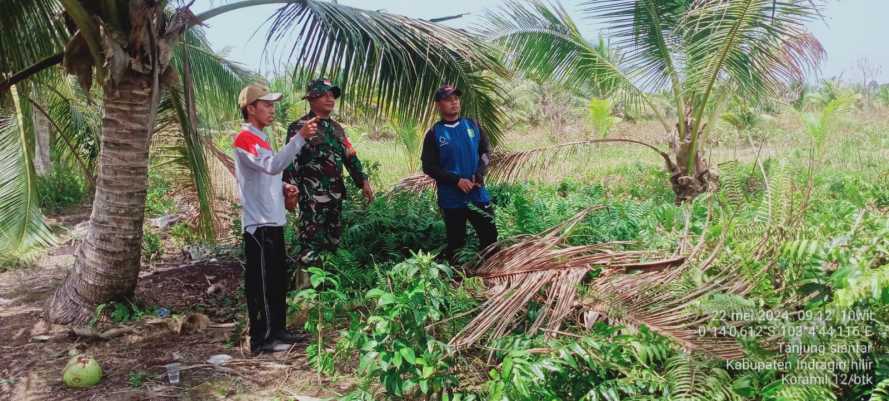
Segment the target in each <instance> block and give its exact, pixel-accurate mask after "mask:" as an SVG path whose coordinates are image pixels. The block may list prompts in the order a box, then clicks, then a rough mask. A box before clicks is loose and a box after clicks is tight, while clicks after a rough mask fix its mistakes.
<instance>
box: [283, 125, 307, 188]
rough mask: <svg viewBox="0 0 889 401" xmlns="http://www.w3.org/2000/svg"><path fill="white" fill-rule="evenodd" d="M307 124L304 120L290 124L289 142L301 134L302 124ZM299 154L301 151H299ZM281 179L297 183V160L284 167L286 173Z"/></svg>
mask: <svg viewBox="0 0 889 401" xmlns="http://www.w3.org/2000/svg"><path fill="white" fill-rule="evenodd" d="M303 125H305V124H304V121H302V120H300V121H296V122H294V123H293V124H290V127H288V128H287V142H288V143H290V139H291V138H293V137H294V136H299V130H300V128H302V126H303ZM297 154H299V152H297ZM281 181H284V182H286V183H290V184H295V183H296V160H294V161H293V162H291V163H290V164H289V165H287V167H286V168H284V174H282V175H281Z"/></svg>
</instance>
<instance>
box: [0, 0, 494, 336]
mask: <svg viewBox="0 0 889 401" xmlns="http://www.w3.org/2000/svg"><path fill="white" fill-rule="evenodd" d="M168 3H169V2H167V1H157V0H33V1H31V0H29V1H25V0H4V1H3V2H2V3H0V5H2V6H3V9H4V13H3V15H2V16H0V22H2V23H3V26H4V29H3V30H2V32H0V35H2V37H0V42H2V45H0V74H2V78H3V79H4V80H3V81H2V82H0V96H6V95H4V94H6V93H12V96H11V97H12V98H16V99H17V100H16V102H15V103H16V104H17V106H16V107H17V110H19V113H18V114H19V115H21V114H23V113H22V112H21V111H22V110H24V109H23V108H22V106H21V105H22V102H21V101H19V100H20V99H21V98H22V96H21V94H20V93H17V92H20V91H17V90H10V89H11V87H12V85H16V84H18V85H19V86H21V87H22V88H26V87H28V86H29V85H26V84H24V83H27V82H30V81H31V80H33V79H35V77H38V76H40V75H41V74H44V73H47V71H48V70H51V69H52V68H53V67H54V66H55V65H58V64H59V63H61V64H62V65H63V67H64V70H65V71H66V72H67V73H69V74H71V75H72V76H74V77H76V78H77V81H78V82H79V84H80V85H81V86H82V87H83V88H84V92H85V93H87V94H90V93H94V92H98V95H97V96H96V97H97V98H98V97H100V98H101V105H102V107H101V109H102V110H103V115H102V121H101V133H100V134H99V139H100V146H99V149H100V150H99V154H98V163H97V166H96V186H95V195H94V201H93V209H92V214H91V216H90V221H89V226H88V230H87V234H86V236H85V238H84V239H83V241H82V243H81V244H80V246H79V247H78V249H77V251H76V258H75V259H76V260H75V264H74V266H73V268H72V269H71V271H70V272H69V274H68V276H67V278H66V279H65V281H64V283H63V284H62V286H61V287H60V288H59V289H58V290H57V291H56V293H55V294H54V296H53V297H52V299H51V300H50V302H49V303H48V309H47V312H48V313H47V315H48V317H49V318H50V320H52V321H54V322H57V323H78V322H83V321H86V320H87V319H88V318H89V317H90V316H91V315H92V314H93V312H94V310H95V307H96V306H97V305H99V304H101V303H103V302H108V301H111V300H116V299H122V298H126V297H128V296H131V295H132V294H133V291H134V289H135V286H136V283H137V279H138V272H139V267H140V266H139V264H140V253H141V240H142V224H143V220H144V207H145V195H146V190H147V170H148V160H149V159H148V152H149V145H150V144H151V140H152V137H153V135H154V133H155V132H156V131H157V128H158V122H162V121H163V117H164V115H163V113H160V114H159V111H160V110H161V106H162V105H165V104H169V106H170V109H171V110H175V111H174V113H175V117H174V118H175V120H176V121H177V122H178V123H179V124H180V129H181V131H182V133H183V134H184V140H185V143H186V147H187V148H188V149H190V150H189V152H191V153H189V154H186V158H187V159H190V160H193V161H194V162H195V163H193V165H192V166H191V167H192V168H193V169H194V170H195V171H196V172H200V171H201V170H202V168H201V164H202V162H201V160H203V154H202V150H201V149H202V147H201V146H200V143H201V140H200V135H199V134H198V131H199V128H200V122H199V121H198V119H197V118H196V116H197V114H198V113H197V110H198V109H199V106H198V105H199V103H202V102H206V101H210V100H208V98H206V97H202V96H204V95H203V94H208V95H207V96H212V95H209V94H210V93H211V92H212V91H211V90H209V88H213V87H214V86H213V85H212V84H208V85H205V88H208V90H207V91H197V90H195V88H196V87H198V86H200V81H201V79H202V77H204V76H205V75H206V74H205V73H206V71H204V70H201V69H200V68H199V67H198V66H197V65H196V63H193V62H192V61H194V57H195V55H194V53H195V52H194V51H192V52H191V53H190V55H183V54H182V51H183V49H185V50H187V49H189V48H190V47H189V45H188V36H187V35H188V34H187V33H188V32H189V29H190V28H191V27H192V26H194V25H197V24H200V23H201V22H202V21H204V20H206V19H208V18H211V17H213V16H215V15H218V14H220V13H222V12H226V11H232V10H235V9H238V8H241V7H247V6H251V5H258V4H269V3H288V4H287V5H285V6H283V7H282V8H281V9H280V10H279V12H278V13H277V14H276V17H275V18H274V20H273V23H272V26H271V29H270V33H269V41H274V40H276V39H282V38H284V37H286V36H287V35H288V33H289V32H300V33H299V34H298V35H297V40H296V41H295V42H293V43H296V47H295V48H294V49H293V52H292V54H293V55H294V58H295V60H296V61H298V62H300V63H302V64H304V65H305V66H306V70H308V71H312V72H314V73H317V74H323V75H328V76H331V77H333V78H336V79H337V80H338V81H340V82H341V83H342V84H345V85H348V87H349V88H350V91H349V93H350V95H349V98H347V99H346V100H347V102H349V101H351V102H356V101H363V100H367V99H375V100H376V101H378V102H379V104H380V105H381V106H382V107H380V113H381V114H384V115H385V114H390V115H395V114H397V115H400V116H404V117H411V118H418V119H419V118H422V117H423V116H428V115H430V114H431V112H430V109H431V102H430V101H429V93H432V91H433V89H434V87H435V86H437V85H439V84H440V83H441V82H442V81H449V82H453V83H456V84H457V85H460V86H462V87H463V88H464V92H465V93H466V94H467V95H466V97H467V104H468V105H469V109H470V113H473V112H474V114H476V116H477V117H478V118H480V119H481V120H482V121H483V123H486V124H487V125H488V127H490V128H488V129H489V131H490V132H492V133H494V134H496V133H497V132H498V131H497V127H499V118H500V117H499V116H500V114H499V109H498V108H497V107H496V105H495V103H496V100H497V96H498V94H499V88H498V87H497V86H496V84H495V83H494V82H495V81H494V80H493V78H492V77H491V76H490V75H489V74H490V73H491V72H493V73H504V69H503V68H502V67H501V66H500V64H499V63H498V62H497V59H496V58H495V57H494V56H493V54H494V52H492V51H491V49H489V48H488V47H487V46H485V45H484V44H481V43H479V42H480V41H477V40H475V38H473V37H471V36H470V35H469V34H467V33H465V32H462V31H458V30H454V29H450V28H447V27H444V26H440V25H436V24H435V23H432V22H428V21H418V20H413V19H409V18H405V17H399V16H394V15H389V14H385V13H380V12H371V11H365V10H359V9H355V8H351V7H346V6H341V5H338V4H333V3H325V2H316V1H309V0H304V1H295V0H290V1H269V0H246V1H240V2H235V3H231V4H227V5H224V6H221V7H219V8H217V9H214V10H211V11H208V12H206V13H203V14H201V15H197V16H195V15H194V14H192V13H191V12H190V11H189V9H188V6H187V5H186V6H183V7H180V8H177V9H172V8H170V7H169V6H170V4H168ZM7 27H9V28H8V29H7ZM183 37H185V40H183ZM183 43H184V44H183ZM177 59H178V60H190V61H185V62H180V63H178V64H177V62H176V61H175V60H177ZM177 76H178V77H179V79H176V77H177ZM94 84H95V85H94ZM220 94H221V95H220ZM217 95H220V96H217V98H219V99H223V98H225V99H231V100H230V101H231V102H233V101H234V99H235V97H234V96H233V95H231V93H230V92H227V91H220V92H218V93H217ZM6 97H10V96H6ZM25 107H27V106H25ZM24 125H26V124H15V123H14V122H13V121H11V120H9V119H7V120H2V121H0V132H4V131H6V132H14V131H13V130H14V129H17V130H18V131H19V132H26V131H27V129H24V128H23V126H24ZM25 128H26V127H25ZM9 137H13V135H9ZM10 143H12V142H10ZM2 145H7V143H2ZM17 145H18V149H25V150H27V149H30V148H32V146H30V145H28V142H27V140H21V141H19V142H18V143H17ZM12 146H13V145H10V147H12ZM30 156H31V153H29V151H26V152H25V153H24V155H23V156H21V157H19V158H17V159H12V158H10V159H9V160H10V161H11V162H13V163H15V164H16V165H18V166H20V167H21V166H24V168H25V169H30V170H33V165H32V162H31V161H30ZM0 161H2V160H0ZM205 163H206V162H205V161H204V162H203V164H204V165H205ZM199 175H200V173H196V174H195V182H196V185H207V182H208V179H209V177H203V178H201V177H199ZM19 181H20V180H19ZM199 182H202V183H203V184H199ZM24 186H25V187H27V188H30V189H31V191H30V193H31V194H33V185H31V184H30V183H29V182H25V183H24ZM22 189H23V191H19V192H15V191H13V190H8V191H6V192H9V193H17V194H19V195H20V194H22V193H27V192H28V191H24V189H26V188H22ZM4 190H7V187H6V186H4ZM2 192H4V191H0V211H4V212H0V225H2V224H11V225H12V224H18V226H17V227H23V228H22V229H21V230H20V231H21V232H20V233H19V234H15V235H9V234H7V231H6V230H4V231H3V232H4V234H3V235H2V236H0V240H2V241H6V242H9V243H12V242H13V241H15V243H17V244H21V243H24V242H27V241H26V240H25V239H26V238H37V239H39V240H40V241H39V242H43V243H45V242H47V241H48V235H46V230H45V226H43V225H42V219H41V218H40V216H39V210H38V209H37V208H36V206H35V204H34V202H33V200H34V197H33V195H29V196H28V197H24V196H19V197H15V196H5V195H6V194H5V193H2ZM4 202H6V203H15V202H18V203H19V204H25V205H27V206H28V207H29V209H28V214H27V215H26V216H27V217H26V218H25V219H22V218H14V217H15V216H13V215H12V213H8V211H9V210H10V208H9V207H4V206H8V205H4V204H3V203H4ZM31 234H33V235H31ZM12 237H14V238H12Z"/></svg>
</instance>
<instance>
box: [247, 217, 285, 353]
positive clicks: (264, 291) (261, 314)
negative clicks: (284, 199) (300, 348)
mask: <svg viewBox="0 0 889 401" xmlns="http://www.w3.org/2000/svg"><path fill="white" fill-rule="evenodd" d="M244 248H245V254H246V257H247V264H246V266H245V272H244V288H245V291H246V293H247V294H246V295H247V313H248V314H249V321H250V347H251V349H256V348H257V347H259V346H261V345H262V344H263V343H265V342H266V341H269V340H270V339H271V338H272V336H274V335H275V334H277V333H278V332H279V331H281V330H283V329H284V325H285V324H286V319H287V315H286V313H287V286H288V283H289V280H288V279H287V265H286V256H287V255H286V254H285V251H284V227H259V228H257V229H256V231H255V232H254V233H253V234H250V233H248V232H244Z"/></svg>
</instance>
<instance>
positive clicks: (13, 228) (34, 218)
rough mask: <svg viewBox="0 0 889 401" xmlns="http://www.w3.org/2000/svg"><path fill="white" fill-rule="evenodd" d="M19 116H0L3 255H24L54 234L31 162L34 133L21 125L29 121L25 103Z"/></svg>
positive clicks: (0, 249) (0, 248)
mask: <svg viewBox="0 0 889 401" xmlns="http://www.w3.org/2000/svg"><path fill="white" fill-rule="evenodd" d="M18 103H19V104H20V107H18V109H19V111H18V113H16V114H17V115H18V117H17V116H16V115H10V114H6V113H3V114H0V256H2V257H10V256H16V255H22V254H24V253H26V252H28V251H30V250H32V249H34V248H40V247H45V246H49V245H51V244H52V243H53V235H52V233H51V232H50V230H49V227H47V225H46V223H45V222H44V219H43V213H41V211H40V206H39V202H38V194H37V182H36V179H37V174H36V173H35V171H34V166H33V163H32V159H31V158H32V156H33V143H34V138H33V131H32V130H29V129H28V128H27V127H26V126H23V125H22V124H20V123H19V118H22V120H23V121H24V118H30V113H29V112H28V110H27V109H28V107H27V105H26V104H23V103H20V102H18Z"/></svg>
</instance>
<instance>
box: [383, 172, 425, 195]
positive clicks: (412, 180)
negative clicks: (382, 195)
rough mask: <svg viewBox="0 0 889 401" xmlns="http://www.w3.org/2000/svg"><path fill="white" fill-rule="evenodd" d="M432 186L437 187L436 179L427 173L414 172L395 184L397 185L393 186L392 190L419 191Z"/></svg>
mask: <svg viewBox="0 0 889 401" xmlns="http://www.w3.org/2000/svg"><path fill="white" fill-rule="evenodd" d="M432 188H435V180H433V179H432V177H430V176H428V175H426V174H414V175H411V176H407V177H405V178H402V179H401V181H398V183H397V184H395V187H393V188H392V190H393V191H394V192H397V191H407V192H416V193H419V192H423V191H425V190H427V189H432Z"/></svg>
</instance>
